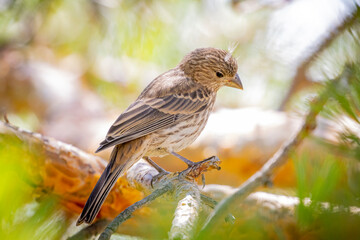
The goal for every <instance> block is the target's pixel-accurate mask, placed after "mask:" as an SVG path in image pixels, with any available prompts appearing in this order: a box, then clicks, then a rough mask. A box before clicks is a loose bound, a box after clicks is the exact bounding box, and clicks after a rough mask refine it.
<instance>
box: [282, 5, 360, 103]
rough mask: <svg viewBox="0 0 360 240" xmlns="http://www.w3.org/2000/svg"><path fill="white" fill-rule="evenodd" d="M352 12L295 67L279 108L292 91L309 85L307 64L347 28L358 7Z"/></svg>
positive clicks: (355, 16)
mask: <svg viewBox="0 0 360 240" xmlns="http://www.w3.org/2000/svg"><path fill="white" fill-rule="evenodd" d="M352 10H353V12H352V13H350V14H349V15H348V16H345V17H344V19H343V21H341V20H340V21H339V23H338V25H336V26H334V27H333V29H332V30H331V31H330V32H329V34H327V35H325V36H324V37H323V38H322V39H321V40H320V42H319V43H318V44H317V45H316V46H314V47H313V48H312V49H311V54H309V55H308V57H307V58H305V59H304V60H303V61H302V63H301V64H299V66H298V67H297V69H296V74H295V77H294V78H293V80H292V83H291V86H290V88H289V90H288V92H287V94H286V96H285V97H284V99H283V100H282V103H281V105H280V107H279V110H284V109H285V107H286V104H287V103H288V101H289V100H290V98H291V97H292V95H293V94H294V93H296V92H297V91H299V90H301V89H303V88H304V87H306V86H308V85H310V83H311V80H309V79H308V77H307V76H306V71H307V70H308V68H309V66H310V65H311V64H312V63H313V62H314V60H316V58H317V57H318V56H319V54H321V53H322V52H323V51H324V50H325V49H327V48H328V47H329V46H330V45H331V44H332V43H333V42H334V41H335V39H337V37H338V36H340V35H341V34H342V33H343V32H344V31H345V30H346V29H349V28H350V27H351V26H352V25H353V24H354V23H355V21H356V19H358V18H359V15H360V8H359V7H356V5H355V6H354V7H353V9H352Z"/></svg>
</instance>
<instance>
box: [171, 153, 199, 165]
mask: <svg viewBox="0 0 360 240" xmlns="http://www.w3.org/2000/svg"><path fill="white" fill-rule="evenodd" d="M171 154H172V155H174V156H175V157H177V158H179V159H180V160H181V161H183V162H184V163H186V164H187V165H188V167H192V166H194V165H195V164H196V163H195V162H193V161H190V160H189V159H187V158H184V157H183V156H181V155H179V154H177V153H176V152H171Z"/></svg>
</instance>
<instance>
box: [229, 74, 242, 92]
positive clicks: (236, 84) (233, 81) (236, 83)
mask: <svg viewBox="0 0 360 240" xmlns="http://www.w3.org/2000/svg"><path fill="white" fill-rule="evenodd" d="M225 86H228V87H233V88H238V89H241V90H243V85H242V83H241V80H240V77H239V75H238V74H236V75H235V77H234V78H233V79H231V80H229V81H228V82H227V83H226V84H225Z"/></svg>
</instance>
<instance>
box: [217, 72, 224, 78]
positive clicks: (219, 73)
mask: <svg viewBox="0 0 360 240" xmlns="http://www.w3.org/2000/svg"><path fill="white" fill-rule="evenodd" d="M216 76H217V77H218V78H222V77H223V76H224V75H223V74H222V73H221V72H216Z"/></svg>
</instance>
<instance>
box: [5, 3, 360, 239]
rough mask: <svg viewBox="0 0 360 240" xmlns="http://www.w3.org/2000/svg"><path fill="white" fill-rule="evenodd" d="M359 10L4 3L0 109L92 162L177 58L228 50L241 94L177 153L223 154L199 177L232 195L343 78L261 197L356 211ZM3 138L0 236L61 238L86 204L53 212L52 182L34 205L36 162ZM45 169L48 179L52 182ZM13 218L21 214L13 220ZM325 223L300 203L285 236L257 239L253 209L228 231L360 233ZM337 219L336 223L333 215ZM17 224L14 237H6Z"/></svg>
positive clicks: (158, 234)
mask: <svg viewBox="0 0 360 240" xmlns="http://www.w3.org/2000/svg"><path fill="white" fill-rule="evenodd" d="M359 4H360V1H358V0H244V1H241V0H238V1H236V0H233V1H230V0H226V1H225V0H203V1H190V0H183V1H174V0H160V1H130V0H123V1H121V0H78V1H70V0H62V1H60V0H53V1H49V0H23V1H17V0H0V111H1V113H2V115H3V114H6V115H7V117H8V119H9V121H10V123H11V124H13V125H15V126H18V127H21V128H23V129H27V130H30V131H34V132H39V133H41V134H44V135H46V136H49V137H52V138H55V139H57V140H60V141H63V142H65V143H69V144H72V145H74V146H76V147H78V148H80V149H83V150H84V151H86V152H89V153H93V152H94V151H95V149H96V148H97V147H98V144H99V142H101V141H102V140H103V138H104V137H105V134H106V132H107V130H108V128H109V127H110V126H111V124H112V123H113V121H114V120H115V119H116V118H117V116H118V115H119V114H120V113H121V112H122V111H123V110H124V109H125V108H126V107H127V106H128V105H129V104H130V103H131V102H132V101H134V100H135V99H136V98H137V96H138V95H139V94H140V92H141V91H142V89H143V88H144V87H145V86H146V85H147V84H148V83H150V81H151V80H153V79H154V78H155V77H156V76H158V75H159V74H161V73H163V72H165V71H167V70H168V69H170V68H173V67H175V66H176V65H177V63H179V61H180V60H181V59H182V57H183V56H184V55H185V54H187V53H188V52H190V51H192V50H194V49H195V48H198V47H216V48H222V49H225V50H227V49H234V53H233V55H234V56H235V57H236V58H237V60H238V64H239V69H238V73H239V76H240V78H241V80H242V82H243V85H244V91H239V90H236V89H225V88H224V89H221V90H220V91H219V93H218V98H217V102H216V107H215V112H214V113H213V115H212V116H211V118H210V120H209V123H208V125H207V127H206V128H205V130H204V133H203V134H202V135H201V136H200V138H199V139H198V140H197V141H196V142H195V143H194V144H193V145H192V146H191V147H189V148H188V149H187V150H184V151H183V152H182V155H184V156H186V157H187V158H190V159H192V160H194V161H200V160H202V159H204V158H206V157H209V156H211V155H217V156H219V157H220V159H221V160H222V161H223V163H222V170H221V171H219V172H211V173H209V174H207V178H206V179H207V183H216V184H225V185H230V186H233V187H236V186H239V185H240V184H241V183H242V182H244V181H245V180H246V179H247V178H248V177H249V176H251V174H253V173H254V172H255V171H256V170H258V169H259V168H260V167H261V166H262V165H263V163H264V162H265V161H266V160H267V159H268V158H269V157H270V156H271V155H272V154H273V153H274V152H275V151H276V150H277V149H278V147H279V146H281V144H282V143H283V142H284V141H285V140H287V139H288V138H289V137H290V136H291V134H292V133H293V132H294V131H295V130H296V129H297V128H298V127H299V126H300V124H301V121H302V120H301V119H302V118H301V117H302V116H303V114H304V112H305V111H306V109H307V108H308V104H309V99H311V98H312V97H313V96H314V95H315V94H317V93H318V92H319V91H320V90H323V89H325V90H326V89H327V88H326V86H327V83H328V82H331V81H332V80H333V79H335V78H337V77H338V76H340V74H342V73H343V72H344V70H346V69H347V71H348V72H349V73H348V75H346V76H347V78H346V79H345V80H344V81H343V82H344V83H343V84H342V85H341V86H342V87H341V88H339V89H332V90H331V91H332V92H331V91H330V90H328V89H327V90H326V91H329V92H331V94H332V95H331V97H332V100H331V101H330V103H329V104H327V107H326V109H325V110H324V111H323V113H322V116H321V118H319V119H318V123H319V126H318V128H317V129H316V131H315V132H314V134H313V135H312V136H311V137H310V138H308V139H307V140H306V141H305V142H304V144H302V145H301V147H300V148H299V149H298V151H296V153H294V154H293V157H292V159H291V160H290V161H289V163H287V164H286V165H285V166H284V167H283V168H282V169H280V171H279V173H278V174H277V175H276V177H275V179H274V186H273V187H272V188H271V189H267V191H271V192H275V193H280V194H285V195H292V196H298V197H300V198H304V197H313V200H314V201H323V202H330V203H333V204H336V205H341V206H358V205H359V198H358V197H359V193H360V192H359V191H360V182H359V180H360V175H359V169H360V165H359V159H360V139H359V136H360V125H359V112H360V111H359V110H360V81H359V76H360V74H359V73H360V70H359V69H360V65H359V60H360V58H359V57H360V44H359V34H360V11H359ZM329 94H330V93H329ZM0 140H1V141H0V163H1V164H2V166H4V168H3V169H1V170H0V173H1V174H0V199H1V200H0V211H1V213H3V214H1V213H0V215H1V216H3V217H4V221H2V222H1V230H0V231H2V233H0V236H1V234H3V236H4V237H5V239H6V238H8V239H10V238H9V236H12V238H11V239H17V238H19V239H20V238H21V239H58V238H61V237H63V238H64V236H65V235H66V234H65V233H66V232H68V231H69V230H68V227H69V225H70V224H71V221H72V220H74V218H76V216H77V214H78V213H79V211H80V210H81V208H76V209H75V210H74V209H73V208H69V207H65V209H64V208H62V209H61V210H60V209H59V207H58V204H57V202H58V200H59V197H60V198H61V196H60V195H61V194H60V193H59V192H56V189H55V190H54V189H53V188H51V187H50V188H48V189H45V190H44V189H41V191H40V192H42V193H39V191H36V194H35V195H36V196H34V191H33V190H32V189H33V188H34V186H30V187H29V184H28V182H27V181H22V180H21V179H23V178H27V177H29V176H27V174H28V173H26V170H24V171H20V172H21V173H20V175H21V176H20V178H19V169H21V168H24V166H26V164H28V163H29V162H31V161H37V158H36V156H33V155H34V153H30V152H28V151H27V150H26V149H25V150H24V146H23V145H22V143H21V142H19V141H18V140H16V139H15V140H14V139H13V138H10V137H8V136H7V135H6V134H4V133H1V131H0ZM109 154H110V151H109V150H107V151H104V152H101V153H99V154H98V155H99V156H101V157H103V158H104V159H107V158H108V156H109ZM155 160H156V161H157V162H158V163H159V164H160V165H161V166H163V167H164V168H165V169H167V170H169V171H179V170H182V169H184V168H185V167H186V166H185V165H184V164H183V163H182V162H181V161H179V160H177V159H175V158H172V157H165V158H163V159H155ZM23 161H26V164H25V165H24V162H23ZM30 164H31V163H30ZM39 171H40V170H39ZM39 174H40V175H41V176H43V178H45V177H44V174H45V175H46V173H44V174H43V173H39ZM30 178H31V176H30ZM14 179H16V180H14ZM35 188H38V187H35ZM44 192H46V193H45V194H44ZM48 192H51V194H47V193H48ZM48 195H51V196H52V197H49V196H48ZM54 196H55V197H54ZM13 199H16V201H15V200H13ZM34 199H36V201H34ZM85 200H86V199H85ZM9 201H10V202H11V204H10V203H9ZM9 204H10V205H11V206H10V205H9ZM19 209H20V210H19ZM24 209H25V210H26V211H25V210H24ZM19 211H20V212H21V213H26V214H24V216H22V217H21V214H20V213H19ZM19 214H20V215H19ZM144 214H145V213H144ZM159 214H160V215H161V212H160V213H159ZM329 214H330V213H328V212H326V213H324V212H321V211H320V210H319V209H318V208H317V207H316V206H312V207H309V208H300V209H299V214H298V215H297V219H296V221H295V223H294V225H295V227H294V228H292V229H291V231H289V229H285V228H281V227H279V228H277V227H275V226H271V225H270V226H271V227H268V228H267V230H266V231H265V230H264V231H261V232H260V233H259V231H258V229H257V228H256V227H255V226H256V225H257V224H253V223H254V221H255V222H260V223H261V224H260V226H263V225H265V224H269V223H265V222H264V220H263V219H258V218H256V213H253V215H251V221H250V222H251V223H252V224H250V225H249V224H245V223H242V224H238V225H236V227H235V228H233V230H231V231H232V232H231V234H230V235H227V236H228V237H229V239H239V238H240V237H239V236H241V238H244V239H249V236H250V238H252V239H258V238H259V239H264V238H265V239H291V238H294V239H299V238H301V239H318V238H326V239H330V238H331V239H337V237H338V236H342V237H343V238H345V236H347V238H349V239H351V238H352V237H353V236H355V237H354V238H353V239H356V238H359V237H360V235H359V234H360V230H359V229H357V230H356V228H355V229H354V228H351V227H349V222H352V223H353V224H354V225H355V223H356V224H359V223H360V219H359V217H356V216H348V215H346V214H341V216H339V215H335V216H333V215H331V214H330V215H331V216H330V217H329ZM145 215H146V214H145ZM170 215H171V214H170ZM170 217H171V216H170ZM340 217H341V219H343V221H342V222H343V223H344V224H340V225H339V224H338V221H335V220H334V219H338V218H340ZM24 219H26V220H24ZM39 219H40V220H39ZM49 219H50V220H49ZM64 219H67V220H66V221H64ZM148 219H151V217H150V216H148ZM169 221H170V220H169ZM134 222H135V223H133V224H135V225H136V221H134ZM144 222H146V221H145V220H143V223H142V224H144V226H147V225H146V224H145V223H144ZM138 224H139V223H138ZM169 224H170V223H169ZM345 225H346V227H345ZM20 226H21V227H20ZM34 226H35V229H38V230H37V231H36V234H37V235H36V234H35V235H34ZM139 226H140V227H141V226H143V225H139ZM315 226H316V231H314V228H315ZM351 226H353V225H351ZM357 226H358V225H357ZM163 227H164V229H163V231H161V230H159V229H158V228H155V227H153V228H154V229H153V228H151V229H152V230H153V231H152V235H151V236H150V238H154V239H157V238H164V237H166V233H167V231H168V230H166V229H167V227H168V226H163ZM19 228H21V229H22V231H15V230H14V229H19ZM234 229H235V230H234ZM294 229H295V230H294ZM319 229H320V230H319ZM229 231H230V230H229ZM130 232H131V231H130ZM239 232H241V234H240V235H239V234H237V233H239ZM145 233H146V234H149V232H148V231H145V230H143V231H142V234H145ZM335 233H336V234H335ZM134 234H135V235H136V234H137V232H136V231H135V233H134ZM227 234H229V232H228V233H227ZM254 234H255V235H254ZM24 236H25V237H24ZM34 236H36V237H34Z"/></svg>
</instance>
